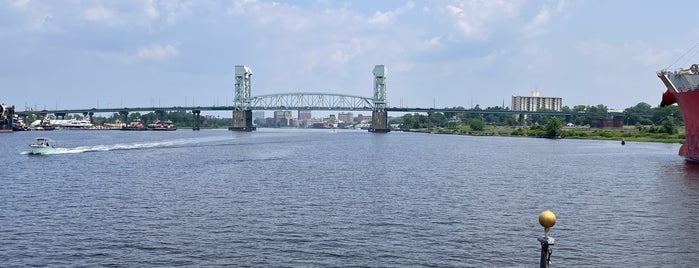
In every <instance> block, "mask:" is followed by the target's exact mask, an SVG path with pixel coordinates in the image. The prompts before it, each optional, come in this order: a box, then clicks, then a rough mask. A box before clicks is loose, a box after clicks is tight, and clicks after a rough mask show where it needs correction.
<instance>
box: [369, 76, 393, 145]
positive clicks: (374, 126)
mask: <svg viewBox="0 0 699 268" xmlns="http://www.w3.org/2000/svg"><path fill="white" fill-rule="evenodd" d="M386 74H387V73H386V66H384V65H376V66H374V110H373V111H372V112H371V128H369V132H375V133H386V132H390V131H391V129H389V128H388V113H387V112H386V104H387V103H388V101H386Z"/></svg>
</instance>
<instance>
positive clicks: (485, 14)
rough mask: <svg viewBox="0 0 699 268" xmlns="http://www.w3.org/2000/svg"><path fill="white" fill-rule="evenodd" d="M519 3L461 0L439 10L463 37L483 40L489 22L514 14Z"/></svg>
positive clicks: (505, 18) (518, 7)
mask: <svg viewBox="0 0 699 268" xmlns="http://www.w3.org/2000/svg"><path fill="white" fill-rule="evenodd" d="M520 5H521V1H506V0H470V1H469V0H463V1H453V2H452V3H450V4H447V5H446V6H444V7H442V8H441V11H442V13H443V14H444V15H445V16H446V18H447V19H448V20H449V21H450V22H451V23H452V24H453V27H454V28H456V29H457V30H458V31H459V32H460V33H461V35H462V36H463V37H464V38H466V39H476V40H483V39H486V38H488V36H489V35H490V30H491V29H490V27H491V24H493V23H494V22H497V21H501V20H508V19H510V18H512V17H514V16H516V15H517V14H518V13H519V9H520Z"/></svg>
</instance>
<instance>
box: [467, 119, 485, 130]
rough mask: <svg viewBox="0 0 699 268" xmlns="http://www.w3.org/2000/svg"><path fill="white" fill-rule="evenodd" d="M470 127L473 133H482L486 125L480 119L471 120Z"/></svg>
mask: <svg viewBox="0 0 699 268" xmlns="http://www.w3.org/2000/svg"><path fill="white" fill-rule="evenodd" d="M470 127H471V130H473V131H482V130H483V129H485V123H483V121H481V120H478V119H471V123H470Z"/></svg>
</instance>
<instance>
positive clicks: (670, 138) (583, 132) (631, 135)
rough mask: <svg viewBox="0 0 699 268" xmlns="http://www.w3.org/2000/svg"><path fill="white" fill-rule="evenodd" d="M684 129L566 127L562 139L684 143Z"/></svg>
mask: <svg viewBox="0 0 699 268" xmlns="http://www.w3.org/2000/svg"><path fill="white" fill-rule="evenodd" d="M408 131H410V132H423V133H432V134H454V135H472V136H505V137H508V136H509V137H541V132H542V131H541V129H538V128H536V127H534V128H530V127H505V126H486V127H485V128H484V129H483V130H481V131H473V130H471V129H469V128H468V127H466V126H463V127H457V128H432V129H427V128H421V129H410V130H408ZM684 137H685V136H684V128H682V129H681V130H680V131H679V133H678V134H668V133H655V132H651V131H648V129H647V128H638V127H634V126H626V127H624V128H623V129H593V128H589V127H564V128H563V129H562V131H561V136H560V138H563V139H586V140H619V141H621V139H625V140H627V141H636V142H666V143H683V142H684Z"/></svg>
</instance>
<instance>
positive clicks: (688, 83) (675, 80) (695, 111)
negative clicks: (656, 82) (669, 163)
mask: <svg viewBox="0 0 699 268" xmlns="http://www.w3.org/2000/svg"><path fill="white" fill-rule="evenodd" d="M657 75H658V78H660V80H662V81H663V84H665V87H666V88H667V90H665V93H663V97H662V101H661V103H660V106H661V107H664V106H667V105H672V104H674V103H677V105H678V106H679V108H680V111H681V112H682V117H683V118H684V128H685V143H684V144H683V145H682V147H681V148H680V151H679V154H680V155H682V156H684V157H685V158H686V159H687V160H690V161H694V162H699V64H693V65H692V66H690V67H689V69H683V68H680V69H679V70H661V71H658V72H657Z"/></svg>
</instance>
